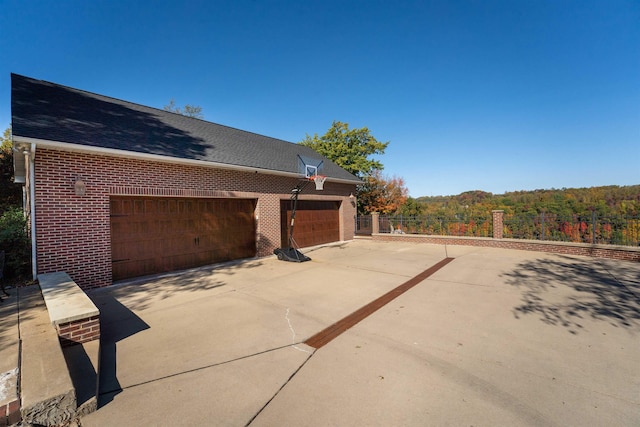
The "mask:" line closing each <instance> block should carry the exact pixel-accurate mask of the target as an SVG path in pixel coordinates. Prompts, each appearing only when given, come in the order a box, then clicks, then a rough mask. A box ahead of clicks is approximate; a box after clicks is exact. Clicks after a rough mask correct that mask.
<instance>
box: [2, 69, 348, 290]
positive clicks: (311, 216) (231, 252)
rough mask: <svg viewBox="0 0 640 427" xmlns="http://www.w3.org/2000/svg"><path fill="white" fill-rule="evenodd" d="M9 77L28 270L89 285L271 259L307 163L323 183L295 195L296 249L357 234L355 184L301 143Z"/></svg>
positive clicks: (284, 233) (283, 240)
mask: <svg viewBox="0 0 640 427" xmlns="http://www.w3.org/2000/svg"><path fill="white" fill-rule="evenodd" d="M11 82H12V88H11V89H12V90H11V110H12V130H13V142H14V150H15V155H14V166H15V177H16V182H21V183H23V184H24V190H25V191H24V194H25V197H24V199H25V209H26V211H27V213H28V214H29V216H30V224H31V230H32V239H33V266H34V276H35V275H37V274H40V273H49V272H55V271H65V272H67V273H68V274H69V275H70V276H71V277H72V279H73V280H75V281H76V283H78V284H79V285H80V286H81V287H82V288H84V289H89V288H94V287H101V286H107V285H110V284H111V283H112V282H113V281H118V280H122V279H127V278H131V277H138V276H143V275H147V274H154V273H160V272H166V271H174V270H181V269H186V268H192V267H197V266H202V265H208V264H212V263H216V262H221V261H227V260H233V259H241V258H248V257H254V256H258V257H261V256H268V255H271V254H272V253H273V250H274V249H275V248H277V247H284V246H286V245H287V233H288V231H287V230H288V224H289V220H288V218H289V217H290V205H291V203H290V197H291V191H292V189H293V188H295V187H296V185H298V184H299V183H300V182H302V181H301V180H302V179H303V178H304V176H303V175H302V174H301V166H300V165H301V164H303V163H305V162H307V163H308V164H314V165H316V166H318V165H322V166H323V171H322V174H323V175H326V176H327V180H326V182H325V184H324V190H323V191H317V190H316V189H315V186H313V185H307V186H306V187H304V189H303V190H302V192H301V193H300V197H299V200H300V201H299V204H298V211H297V212H298V213H297V216H296V231H295V237H296V241H297V243H298V245H299V246H300V247H308V246H312V245H317V244H322V243H328V242H334V241H346V240H351V239H353V234H354V231H353V229H354V226H353V218H354V215H355V214H356V207H355V200H354V197H353V195H354V194H356V185H357V184H359V183H360V181H359V180H358V178H356V177H355V176H353V175H351V174H350V173H348V172H347V171H345V170H344V169H342V168H340V167H339V166H337V165H336V164H334V163H333V162H331V161H329V160H328V159H326V158H324V157H322V156H320V155H319V154H317V153H316V152H314V151H313V150H311V149H309V148H307V147H304V146H301V145H298V144H293V143H290V142H286V141H282V140H279V139H275V138H269V137H266V136H262V135H257V134H254V133H251V132H246V131H242V130H238V129H233V128H230V127H226V126H222V125H218V124H215V123H211V122H207V121H204V120H200V119H195V118H191V117H185V116H182V115H179V114H175V113H171V112H167V111H163V110H158V109H155V108H150V107H146V106H142V105H138V104H134V103H131V102H127V101H122V100H118V99H113V98H109V97H106V96H102V95H97V94H93V93H89V92H85V91H82V90H77V89H73V88H69V87H65V86H61V85H58V84H54V83H49V82H45V81H41V80H35V79H31V78H28V77H24V76H20V75H16V74H12V76H11ZM303 159H304V160H303Z"/></svg>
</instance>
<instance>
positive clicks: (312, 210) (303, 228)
mask: <svg viewBox="0 0 640 427" xmlns="http://www.w3.org/2000/svg"><path fill="white" fill-rule="evenodd" d="M280 212H281V214H280V218H281V224H280V226H281V232H282V241H281V245H282V247H283V248H285V247H287V246H289V243H288V240H289V227H290V224H291V201H289V200H287V201H284V200H283V201H282V202H281V204H280ZM293 238H294V240H295V241H296V243H297V244H298V247H301V248H304V247H308V246H314V245H321V244H323V243H330V242H337V241H339V240H340V202H323V201H315V200H313V201H312V200H299V201H298V208H297V210H296V224H295V227H294V231H293Z"/></svg>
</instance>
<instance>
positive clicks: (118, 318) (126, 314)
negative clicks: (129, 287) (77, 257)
mask: <svg viewBox="0 0 640 427" xmlns="http://www.w3.org/2000/svg"><path fill="white" fill-rule="evenodd" d="M94 303H95V304H96V305H97V306H98V308H99V310H100V357H99V362H98V363H99V367H98V372H99V378H98V408H100V407H102V406H104V405H106V404H107V403H109V402H111V400H113V398H114V397H115V396H116V395H117V394H118V393H120V392H121V391H122V387H121V386H120V382H119V381H118V376H117V372H118V369H117V368H118V357H117V344H118V342H119V341H122V340H124V339H125V338H128V337H130V336H132V335H135V334H137V333H138V332H140V331H144V330H145V329H149V325H147V324H146V323H145V322H144V320H142V319H141V318H140V317H138V316H137V315H136V314H135V313H134V312H133V311H131V310H129V309H128V308H127V307H126V306H124V305H123V304H121V303H120V301H118V300H117V299H115V298H114V297H112V296H111V295H108V294H103V295H100V296H99V298H96V299H95V300H94Z"/></svg>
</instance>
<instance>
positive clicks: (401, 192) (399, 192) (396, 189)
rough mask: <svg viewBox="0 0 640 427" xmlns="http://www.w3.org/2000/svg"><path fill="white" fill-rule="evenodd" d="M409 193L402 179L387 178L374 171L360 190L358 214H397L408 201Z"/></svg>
mask: <svg viewBox="0 0 640 427" xmlns="http://www.w3.org/2000/svg"><path fill="white" fill-rule="evenodd" d="M408 192H409V191H408V190H407V187H406V186H405V184H404V180H403V179H402V178H399V177H396V176H394V177H390V178H389V177H385V176H384V175H383V174H382V172H380V171H379V170H374V171H372V172H371V174H369V175H367V176H366V177H365V178H364V184H363V185H362V186H361V187H360V188H359V190H358V213H360V214H365V215H366V214H370V213H372V212H379V213H381V214H383V215H390V214H395V213H397V212H398V211H399V209H400V207H401V206H403V205H404V204H405V202H406V201H407V194H408Z"/></svg>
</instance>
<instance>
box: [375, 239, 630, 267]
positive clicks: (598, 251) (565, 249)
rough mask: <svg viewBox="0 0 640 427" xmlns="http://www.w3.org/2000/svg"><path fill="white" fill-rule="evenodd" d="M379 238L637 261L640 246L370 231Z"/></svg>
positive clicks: (394, 240)
mask: <svg viewBox="0 0 640 427" xmlns="http://www.w3.org/2000/svg"><path fill="white" fill-rule="evenodd" d="M372 239H373V240H374V241H379V242H411V243H433V244H437V245H462V246H482V247H488V248H504V249H516V250H524V251H537V252H550V253H556V254H565V255H582V256H591V257H597V258H610V259H619V260H624V261H634V262H640V248H633V247H627V246H613V245H590V244H585V243H568V242H548V241H538V240H517V239H492V238H483V237H452V236H428V235H422V234H388V233H380V234H372Z"/></svg>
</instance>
